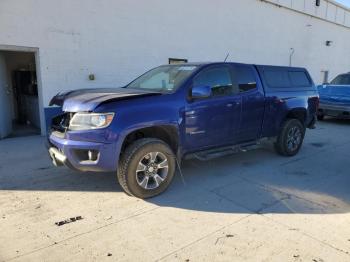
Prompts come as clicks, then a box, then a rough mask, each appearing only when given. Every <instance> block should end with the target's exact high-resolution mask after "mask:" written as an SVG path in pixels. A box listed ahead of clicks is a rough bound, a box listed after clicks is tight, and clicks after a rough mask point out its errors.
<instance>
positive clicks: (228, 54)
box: [224, 53, 230, 62]
mask: <svg viewBox="0 0 350 262" xmlns="http://www.w3.org/2000/svg"><path fill="white" fill-rule="evenodd" d="M229 56H230V53H227V56H226V57H225V60H224V62H226V61H227V58H228V57H229Z"/></svg>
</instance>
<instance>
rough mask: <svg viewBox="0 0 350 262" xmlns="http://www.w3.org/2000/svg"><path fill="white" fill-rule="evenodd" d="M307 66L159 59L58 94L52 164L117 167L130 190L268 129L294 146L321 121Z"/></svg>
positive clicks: (148, 191) (142, 194)
mask: <svg viewBox="0 0 350 262" xmlns="http://www.w3.org/2000/svg"><path fill="white" fill-rule="evenodd" d="M318 103H319V97H318V92H317V89H316V87H315V85H314V83H313V81H312V79H311V77H310V75H309V73H308V72H307V71H306V70H305V69H304V68H292V67H275V66H262V65H249V64H238V63H189V64H179V65H164V66H160V67H157V68H154V69H152V70H150V71H148V72H146V73H145V74H144V75H142V76H140V77H139V78H137V79H136V80H134V81H133V82H131V83H130V84H128V85H127V86H125V87H122V88H113V89H90V90H88V89H85V90H77V91H71V92H66V93H59V94H58V95H56V96H55V97H54V98H53V99H52V101H51V103H50V105H58V106H61V107H62V111H63V112H64V113H63V114H61V115H58V116H56V117H54V118H53V119H52V126H51V131H50V134H49V139H48V148H49V153H50V156H51V158H52V160H53V163H54V164H55V165H57V166H58V165H66V166H68V167H70V168H72V169H75V170H80V171H103V172H116V173H117V178H118V181H119V183H120V185H121V186H122V188H123V189H124V190H125V192H126V193H128V194H130V195H132V196H136V197H139V198H149V197H153V196H155V195H158V194H160V193H161V192H163V191H164V190H165V189H166V188H167V187H168V186H169V184H170V183H171V181H172V179H173V177H174V174H175V171H176V169H177V168H180V166H181V160H183V159H185V158H197V159H200V160H208V159H212V158H214V157H218V156H223V155H227V154H232V153H235V152H240V151H246V150H247V149H251V148H254V147H256V145H257V144H259V143H260V142H261V141H262V140H263V139H271V141H272V142H273V143H274V145H275V148H276V151H277V152H278V153H279V154H281V155H285V156H293V155H295V154H297V152H298V151H299V149H300V147H301V145H302V142H303V139H304V135H305V130H306V128H313V127H314V125H315V121H316V114H317V107H318Z"/></svg>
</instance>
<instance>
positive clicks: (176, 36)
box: [0, 0, 350, 112]
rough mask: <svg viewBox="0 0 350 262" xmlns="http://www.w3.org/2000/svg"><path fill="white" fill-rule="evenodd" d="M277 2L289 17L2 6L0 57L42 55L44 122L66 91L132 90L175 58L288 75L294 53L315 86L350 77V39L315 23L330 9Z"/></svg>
mask: <svg viewBox="0 0 350 262" xmlns="http://www.w3.org/2000/svg"><path fill="white" fill-rule="evenodd" d="M278 2H279V4H280V5H281V6H285V7H286V8H284V7H282V8H280V7H277V6H276V5H274V4H271V3H268V2H266V1H261V0H235V1H232V0H218V1H212V0H191V1H188V0H177V1H164V0H149V1H138V0H104V1H98V0H84V1H83V0H81V1H70V0H61V1H54V0H46V1H44V0H41V1H38V0H26V1H21V0H3V1H0V49H1V46H4V45H10V46H26V47H36V48H38V50H39V51H38V54H39V55H38V56H37V58H38V59H39V60H40V61H38V62H39V66H40V74H41V89H42V90H41V91H40V92H41V93H40V94H41V96H42V97H41V99H42V105H41V110H42V112H43V110H44V108H46V107H48V103H49V101H50V99H51V97H52V96H53V95H55V94H56V93H57V92H59V91H66V90H71V89H78V88H94V87H115V86H121V85H125V84H126V83H128V82H129V81H130V80H132V79H133V78H135V77H136V76H138V75H139V74H141V73H143V72H144V71H146V70H148V69H150V68H151V67H155V66H157V65H160V64H165V63H167V61H168V58H169V57H178V58H186V59H188V60H189V61H222V60H223V59H224V58H225V56H226V54H227V53H228V52H229V53H230V57H229V60H230V61H237V62H245V63H259V64H274V65H288V64H289V56H290V52H291V48H293V49H294V50H295V53H294V55H293V59H292V64H293V66H303V67H306V68H308V70H309V71H310V73H311V74H312V76H313V78H314V80H315V82H317V83H320V82H321V81H322V79H323V75H322V71H323V70H329V71H330V77H331V78H332V77H334V76H336V75H337V74H339V73H342V72H345V71H350V59H349V57H350V49H349V48H348V45H349V43H350V29H349V28H348V27H346V26H344V25H338V24H336V23H334V22H331V21H327V19H323V18H322V19H321V18H317V16H322V17H324V15H325V11H324V10H323V8H324V2H325V0H323V1H322V5H321V7H320V8H319V9H315V8H314V9H315V11H312V12H317V14H316V15H309V14H307V12H309V11H307V10H309V9H307V8H308V6H309V5H310V8H311V9H312V6H311V0H310V3H309V1H308V0H305V1H304V0H302V1H301V0H300V1H299V0H285V1H282V0H279V1H278ZM312 2H314V1H312ZM326 2H328V1H326ZM288 3H293V6H288ZM303 5H304V6H305V8H306V9H304V11H300V10H303ZM289 7H291V8H295V9H298V10H299V12H296V11H293V10H292V9H290V8H289ZM337 8H338V7H337ZM311 9H310V10H311ZM305 10H306V11H305ZM312 10H313V9H312ZM331 10H332V7H330V8H329V9H328V12H327V17H329V20H330V19H331V18H332V17H333V15H332V12H333V11H331ZM345 11H346V12H348V10H345V9H344V12H345ZM310 12H311V11H310ZM337 14H339V17H340V16H341V13H340V12H339V11H337ZM345 18H346V19H348V18H347V15H346V16H345ZM334 19H336V21H340V20H339V19H340V18H334ZM345 21H348V20H345ZM326 41H332V44H331V46H326V44H325V43H326ZM90 73H94V74H95V76H96V80H95V81H90V80H89V79H88V75H89V74H90Z"/></svg>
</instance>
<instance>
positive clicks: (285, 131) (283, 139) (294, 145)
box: [275, 119, 305, 156]
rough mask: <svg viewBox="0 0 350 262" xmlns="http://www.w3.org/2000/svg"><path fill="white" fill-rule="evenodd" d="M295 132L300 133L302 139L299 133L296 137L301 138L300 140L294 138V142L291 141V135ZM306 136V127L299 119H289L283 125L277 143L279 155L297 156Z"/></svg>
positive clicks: (276, 147)
mask: <svg viewBox="0 0 350 262" xmlns="http://www.w3.org/2000/svg"><path fill="white" fill-rule="evenodd" d="M295 130H297V131H296V132H300V137H299V133H298V134H296V135H295V136H296V137H299V138H298V139H294V138H292V140H290V138H289V135H290V134H293V133H294V132H295ZM304 136H305V126H304V125H303V124H302V123H301V122H300V121H299V120H298V119H287V120H286V121H285V122H284V123H283V125H282V128H281V131H280V133H279V135H278V137H277V141H276V143H275V149H276V151H277V153H279V154H280V155H283V156H294V155H296V154H297V153H298V152H299V150H300V148H301V146H302V144H303V141H304ZM291 141H293V142H291Z"/></svg>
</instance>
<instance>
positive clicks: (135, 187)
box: [117, 138, 176, 198]
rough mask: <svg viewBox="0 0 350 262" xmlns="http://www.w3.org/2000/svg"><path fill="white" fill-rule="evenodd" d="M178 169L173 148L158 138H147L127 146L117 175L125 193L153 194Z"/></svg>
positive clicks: (150, 195) (164, 185)
mask: <svg viewBox="0 0 350 262" xmlns="http://www.w3.org/2000/svg"><path fill="white" fill-rule="evenodd" d="M175 169H176V159H175V155H174V153H173V152H172V150H171V148H170V147H169V146H168V145H167V144H166V143H164V142H163V141H161V140H159V139H154V138H144V139H140V140H136V141H135V142H134V143H133V144H131V145H130V146H129V147H128V148H127V149H126V151H125V152H124V154H123V155H122V157H121V161H120V163H119V168H118V174H117V176H118V181H119V184H120V185H121V186H122V188H123V189H124V191H125V192H126V193H128V194H129V195H132V196H135V197H138V198H150V197H154V196H156V195H159V194H160V193H162V192H163V191H165V190H166V189H167V188H168V186H169V185H170V183H171V181H172V179H173V177H174V174H175Z"/></svg>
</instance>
